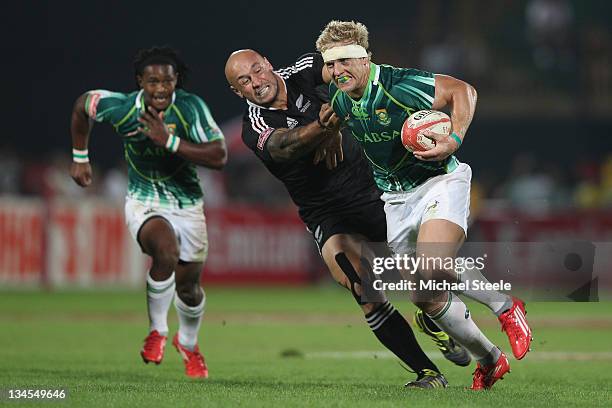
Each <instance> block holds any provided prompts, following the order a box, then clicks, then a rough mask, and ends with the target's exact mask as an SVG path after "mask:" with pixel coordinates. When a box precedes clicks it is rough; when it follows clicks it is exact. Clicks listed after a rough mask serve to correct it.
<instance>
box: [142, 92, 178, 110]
mask: <svg viewBox="0 0 612 408" xmlns="http://www.w3.org/2000/svg"><path fill="white" fill-rule="evenodd" d="M143 93H144V89H141V90H140V92H138V95H136V109H138V110H140V109H141V108H142V100H143V98H142V94H143ZM175 100H176V92H172V102H170V105H172V104H174V101H175ZM170 105H168V107H170Z"/></svg>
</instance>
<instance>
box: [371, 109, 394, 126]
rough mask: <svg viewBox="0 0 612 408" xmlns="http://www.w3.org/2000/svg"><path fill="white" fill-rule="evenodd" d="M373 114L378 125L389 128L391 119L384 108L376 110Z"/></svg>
mask: <svg viewBox="0 0 612 408" xmlns="http://www.w3.org/2000/svg"><path fill="white" fill-rule="evenodd" d="M375 113H376V119H377V120H378V123H380V124H381V125H383V126H389V124H390V123H391V117H390V116H389V114H388V113H387V110H386V109H385V108H382V109H376V111H375Z"/></svg>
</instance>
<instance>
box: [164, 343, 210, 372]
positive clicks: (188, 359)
mask: <svg viewBox="0 0 612 408" xmlns="http://www.w3.org/2000/svg"><path fill="white" fill-rule="evenodd" d="M172 344H173V345H174V347H176V351H178V352H179V354H180V355H181V357H182V358H183V363H185V373H186V374H187V376H188V377H191V378H208V367H206V361H204V356H203V355H202V354H200V349H199V347H198V346H195V349H194V350H193V351H189V350H188V349H186V348H185V347H183V346H181V344H180V343H179V341H178V333H177V334H176V335H175V336H174V339H172Z"/></svg>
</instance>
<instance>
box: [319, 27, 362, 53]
mask: <svg viewBox="0 0 612 408" xmlns="http://www.w3.org/2000/svg"><path fill="white" fill-rule="evenodd" d="M338 43H342V44H358V45H361V46H362V47H363V48H365V49H366V50H367V49H368V47H369V43H368V28H367V27H366V26H365V25H363V24H362V23H359V22H355V21H338V20H332V21H330V22H329V23H327V25H326V26H325V28H324V29H323V31H321V34H320V35H319V38H317V42H316V46H317V50H318V51H319V52H325V51H327V50H328V49H330V48H332V46H333V45H337V44H338ZM368 54H369V52H368Z"/></svg>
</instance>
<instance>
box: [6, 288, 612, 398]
mask: <svg viewBox="0 0 612 408" xmlns="http://www.w3.org/2000/svg"><path fill="white" fill-rule="evenodd" d="M207 295H208V304H207V313H206V316H205V322H204V324H203V329H202V331H201V335H200V338H201V346H202V349H203V352H204V354H205V355H206V359H207V363H208V366H209V369H210V373H211V377H210V379H208V380H206V381H203V382H202V381H192V380H189V379H187V378H186V377H184V375H183V366H182V363H181V362H180V359H179V356H178V354H177V353H176V352H175V351H174V350H173V349H172V348H171V347H168V349H167V353H166V357H165V360H164V362H163V364H161V365H160V366H154V365H144V364H143V363H142V361H141V359H140V356H139V354H138V351H139V349H140V346H141V343H142V340H143V338H144V337H145V335H146V330H147V324H146V323H147V321H146V306H145V303H144V293H141V292H63V293H44V292H0V388H5V389H6V388H35V387H46V388H49V387H66V388H67V389H68V390H69V397H68V399H67V400H66V401H64V402H57V403H53V406H56V405H57V406H84V407H113V406H147V407H149V406H174V407H204V406H205V407H211V406H245V407H252V406H261V407H271V406H281V407H285V406H305V407H312V406H325V407H336V406H338V407H340V406H346V407H358V406H363V407H374V406H376V407H387V406H388V407H396V406H410V407H418V406H428V407H430V408H431V407H444V406H452V407H457V406H466V407H467V406H469V407H474V406H483V407H484V406H486V407H488V408H490V407H495V406H518V407H531V406H533V407H536V406H537V407H541V406H558V407H567V406H610V405H611V401H612V393H611V390H610V388H611V385H610V384H612V370H611V368H612V303H582V304H579V303H531V304H529V305H528V311H529V314H528V317H529V318H530V321H531V323H532V326H533V329H534V333H535V341H534V343H533V348H534V352H532V353H530V354H529V355H528V356H527V357H526V359H524V360H522V361H515V360H511V365H512V373H511V374H509V375H508V376H507V378H506V379H505V380H504V381H501V382H499V383H498V384H496V385H495V387H494V389H493V390H492V391H490V392H480V393H474V392H470V391H468V390H466V389H465V388H466V387H468V386H469V385H470V383H471V371H472V370H473V367H472V368H469V369H467V368H459V367H455V366H452V365H451V364H450V363H447V362H446V361H445V360H439V359H436V360H435V362H436V364H438V366H439V367H440V368H441V369H442V370H443V371H444V373H445V374H446V376H447V378H448V380H449V382H450V384H451V387H450V388H448V389H445V390H436V391H433V392H432V391H421V390H406V389H404V388H403V387H402V385H403V384H404V383H405V382H407V381H408V380H410V379H412V378H413V377H414V375H413V374H411V373H407V372H406V371H404V370H403V369H402V368H401V367H400V366H399V364H398V363H397V362H396V359H393V358H389V356H388V355H387V354H386V353H385V352H384V351H383V350H382V348H381V346H380V345H379V343H378V342H377V341H376V339H375V338H374V336H373V335H372V334H371V332H370V330H369V329H368V328H367V326H366V325H365V323H364V322H363V318H362V317H361V316H360V312H359V310H358V308H357V307H356V305H355V304H354V301H353V300H352V298H351V297H350V296H349V295H348V294H347V293H345V292H344V291H342V290H340V289H337V288H320V289H319V288H317V289H285V288H278V289H247V288H241V289H236V288H231V289H230V288H210V289H208V290H207ZM395 304H396V306H399V307H400V309H401V310H402V311H403V312H404V313H405V314H407V315H408V314H410V313H411V312H412V311H413V307H412V306H411V305H409V304H408V303H407V302H400V301H397V300H396V301H395ZM471 310H472V313H473V315H474V316H475V319H476V321H477V322H478V323H479V324H480V325H481V327H482V328H483V329H484V331H485V332H486V333H487V335H488V336H489V337H490V338H491V339H492V340H494V341H495V342H496V343H497V344H499V345H501V346H502V348H503V349H504V350H506V352H507V353H508V354H510V351H509V346H508V344H507V340H506V338H505V336H504V335H503V334H502V333H500V332H499V325H498V324H497V322H496V320H495V318H494V317H493V316H492V315H491V314H490V313H489V312H488V311H487V310H486V309H484V307H482V306H479V305H472V306H471ZM170 322H171V330H174V329H175V328H176V319H175V316H174V310H171V316H170ZM418 336H419V339H420V340H421V343H422V344H423V347H424V348H425V349H426V350H427V351H428V352H432V353H433V354H432V355H433V356H435V357H437V356H438V354H437V352H436V351H435V349H434V348H433V344H432V343H431V342H430V341H429V340H428V339H427V338H425V337H423V336H421V335H420V334H419V335H418ZM330 352H342V353H339V354H337V355H331V353H330ZM345 352H346V353H345ZM350 352H365V353H353V354H351V353H350ZM555 352H557V353H570V354H568V355H567V358H566V357H564V354H554V353H555ZM326 353H327V354H326ZM343 353H344V354H343ZM283 354H287V355H289V356H287V357H283ZM364 356H365V357H364ZM546 358H549V359H552V360H547V359H546ZM4 402H6V401H4ZM2 403H3V402H0V404H2ZM39 404H40V403H36V402H33V403H30V404H28V403H20V404H19V405H15V406H30V405H31V406H39ZM7 405H11V406H12V404H8V403H7Z"/></svg>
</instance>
